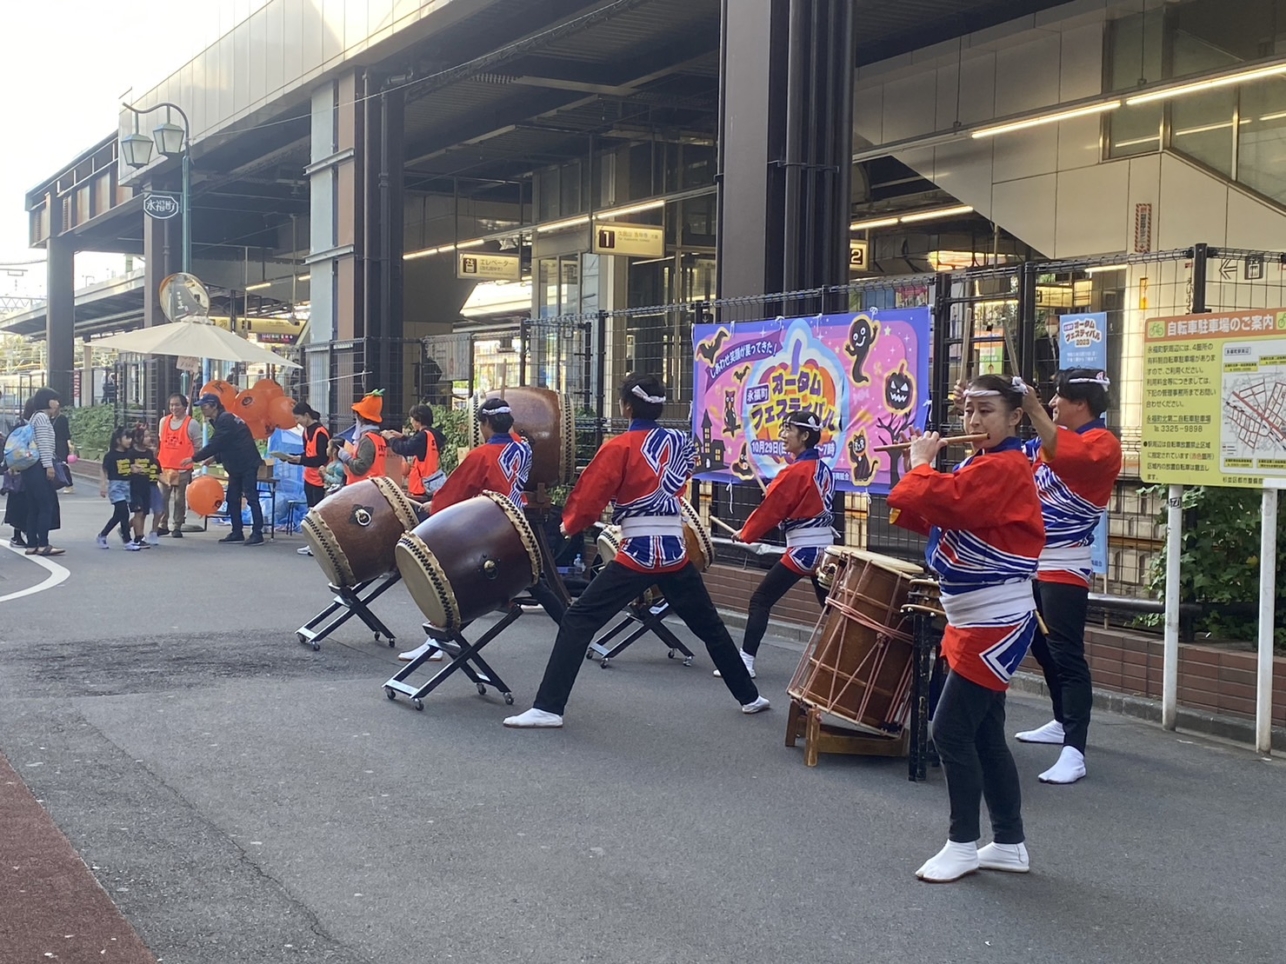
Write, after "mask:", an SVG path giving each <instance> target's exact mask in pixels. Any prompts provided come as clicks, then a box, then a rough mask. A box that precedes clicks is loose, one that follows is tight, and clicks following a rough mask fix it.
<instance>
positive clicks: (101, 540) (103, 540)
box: [94, 536, 111, 549]
mask: <svg viewBox="0 0 1286 964" xmlns="http://www.w3.org/2000/svg"><path fill="white" fill-rule="evenodd" d="M94 544H95V545H96V546H98V548H100V549H110V548H111V546H109V545H108V544H107V536H98V537H97V538H95V539H94Z"/></svg>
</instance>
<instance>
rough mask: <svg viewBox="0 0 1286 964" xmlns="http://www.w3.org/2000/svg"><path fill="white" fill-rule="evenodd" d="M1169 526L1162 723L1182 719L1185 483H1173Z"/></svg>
mask: <svg viewBox="0 0 1286 964" xmlns="http://www.w3.org/2000/svg"><path fill="white" fill-rule="evenodd" d="M1166 508H1167V511H1166V529H1165V658H1164V661H1163V663H1162V670H1161V725H1162V726H1163V727H1165V728H1166V729H1167V730H1173V729H1174V728H1175V727H1176V726H1178V723H1179V719H1178V717H1179V713H1178V707H1179V560H1180V558H1181V557H1182V555H1183V545H1182V542H1183V486H1181V485H1172V486H1170V498H1169V500H1168V501H1167V503H1166Z"/></svg>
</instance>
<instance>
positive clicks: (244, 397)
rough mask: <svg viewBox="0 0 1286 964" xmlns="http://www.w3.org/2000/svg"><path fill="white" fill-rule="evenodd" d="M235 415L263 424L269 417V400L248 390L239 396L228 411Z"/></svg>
mask: <svg viewBox="0 0 1286 964" xmlns="http://www.w3.org/2000/svg"><path fill="white" fill-rule="evenodd" d="M228 411H229V412H231V413H232V414H233V415H236V416H237V417H238V418H241V419H242V420H244V421H245V422H246V423H247V424H248V423H250V422H262V421H265V420H266V419H267V417H268V399H267V398H265V397H264V396H263V395H260V394H259V393H258V392H256V391H255V390H254V389H253V388H247V389H246V390H245V391H243V392H241V393H240V394H239V395H237V399H236V401H235V402H233V404H232V406H231V407H229V409H228Z"/></svg>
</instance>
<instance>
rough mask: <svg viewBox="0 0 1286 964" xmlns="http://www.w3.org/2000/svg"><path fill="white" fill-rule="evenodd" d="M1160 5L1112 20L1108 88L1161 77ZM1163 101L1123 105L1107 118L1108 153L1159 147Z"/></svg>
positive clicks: (1122, 154)
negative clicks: (1134, 105)
mask: <svg viewBox="0 0 1286 964" xmlns="http://www.w3.org/2000/svg"><path fill="white" fill-rule="evenodd" d="M1162 12H1163V11H1161V10H1160V9H1157V10H1150V11H1148V12H1147V13H1146V14H1135V15H1134V16H1132V17H1123V18H1121V19H1120V20H1114V21H1112V24H1111V32H1110V33H1109V35H1108V36H1109V45H1110V50H1109V54H1108V89H1109V90H1112V91H1129V90H1133V89H1134V88H1136V87H1138V86H1140V85H1142V84H1148V83H1156V82H1157V81H1159V80H1161V79H1162V76H1163V73H1162V69H1163V64H1164V58H1163V56H1162V50H1163V47H1164V45H1163V42H1162V41H1163V17H1162ZM1164 113H1165V106H1164V105H1163V104H1141V105H1139V106H1138V107H1122V108H1121V109H1120V110H1116V111H1113V112H1112V114H1111V115H1110V117H1109V118H1108V124H1109V128H1108V130H1109V132H1110V137H1109V140H1108V156H1109V157H1130V156H1131V155H1134V154H1148V153H1151V152H1153V151H1159V150H1160V149H1161V119H1162V117H1163V116H1164Z"/></svg>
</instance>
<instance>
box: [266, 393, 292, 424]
mask: <svg viewBox="0 0 1286 964" xmlns="http://www.w3.org/2000/svg"><path fill="white" fill-rule="evenodd" d="M268 424H269V425H271V426H273V427H274V428H280V429H292V428H294V427H295V400H294V399H293V398H287V397H286V396H285V395H278V396H277V397H276V398H271V399H269V400H268Z"/></svg>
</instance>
